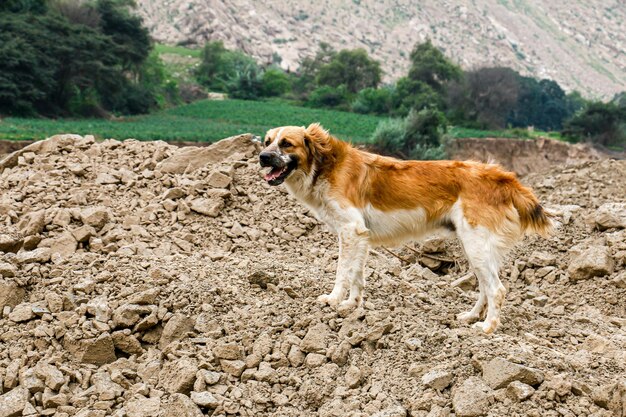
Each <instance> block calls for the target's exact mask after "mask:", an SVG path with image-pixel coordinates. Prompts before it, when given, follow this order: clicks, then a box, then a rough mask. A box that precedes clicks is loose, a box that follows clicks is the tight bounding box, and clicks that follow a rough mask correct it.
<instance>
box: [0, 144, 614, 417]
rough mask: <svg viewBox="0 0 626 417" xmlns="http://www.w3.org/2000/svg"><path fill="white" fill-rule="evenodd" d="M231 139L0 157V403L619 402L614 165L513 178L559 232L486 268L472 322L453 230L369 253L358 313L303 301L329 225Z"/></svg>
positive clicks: (144, 407) (75, 147)
mask: <svg viewBox="0 0 626 417" xmlns="http://www.w3.org/2000/svg"><path fill="white" fill-rule="evenodd" d="M250 138H251V136H250V135H241V136H239V137H235V138H231V139H227V140H224V141H221V142H218V143H217V144H214V145H212V146H211V147H208V148H203V149H198V148H176V147H174V146H171V145H168V144H166V143H164V142H138V141H133V140H128V141H123V142H120V141H116V140H107V141H104V142H95V141H94V139H93V137H90V136H87V137H84V138H83V137H78V136H73V135H63V136H57V137H55V138H53V139H50V140H47V141H42V142H37V143H35V144H33V145H31V146H30V147H29V148H25V149H23V150H21V151H20V152H18V153H16V154H13V155H12V156H11V157H9V158H7V159H4V160H0V195H1V196H2V197H1V198H0V225H1V226H0V313H1V315H0V416H18V415H27V416H32V415H43V416H51V415H55V416H57V415H58V416H67V415H76V416H79V417H104V416H105V415H111V416H117V417H123V416H128V417H201V416H202V415H213V416H224V415H233V416H234V415H237V416H304V417H308V416H319V417H322V416H323V417H337V416H350V417H372V416H374V417H406V416H412V417H415V416H419V417H445V416H449V415H450V413H451V411H453V412H454V415H456V416H457V417H463V416H466V417H467V416H483V415H486V416H490V417H502V416H597V417H611V416H620V415H623V412H624V409H625V408H626V407H625V405H626V380H624V376H625V375H626V332H625V329H626V319H625V317H626V310H625V309H626V306H625V305H624V303H623V300H624V299H625V298H626V269H625V268H626V243H625V242H626V229H625V227H626V200H625V198H624V197H625V196H624V193H623V190H624V188H625V186H626V184H625V178H626V163H625V161H612V160H604V161H597V162H587V163H584V164H578V165H569V166H555V167H552V169H551V170H550V171H549V172H547V173H543V174H533V175H531V176H529V177H526V178H525V180H524V182H525V183H526V184H528V185H530V186H532V187H534V189H535V190H536V192H537V194H538V196H539V198H540V199H541V200H542V202H543V203H544V204H545V205H546V207H547V208H549V209H551V210H552V211H553V212H554V213H555V214H556V215H557V216H558V217H559V220H560V221H561V222H562V227H561V228H560V229H559V230H558V232H557V233H556V234H555V235H554V236H553V237H551V238H549V239H540V238H538V237H536V236H533V237H530V238H528V239H526V240H525V241H524V242H523V243H522V244H520V245H519V247H518V248H517V249H516V250H514V253H512V254H511V256H510V257H509V258H508V260H507V261H506V262H505V264H504V267H503V268H502V277H503V281H504V282H505V285H506V286H507V288H508V290H509V291H508V296H507V302H506V304H505V307H504V310H503V317H502V326H501V327H500V328H499V329H498V331H497V332H496V333H495V334H493V335H489V336H488V335H484V334H483V333H482V332H480V331H478V330H476V329H473V328H471V327H469V326H467V325H465V324H462V323H459V322H458V321H457V320H456V318H455V315H456V314H458V313H459V312H461V311H464V310H467V309H468V308H469V307H470V306H471V305H472V304H473V303H474V301H475V299H476V296H477V293H476V290H477V288H476V282H475V280H474V278H473V276H472V275H471V274H469V273H468V266H467V263H466V261H465V260H464V259H463V258H462V257H461V256H460V253H459V252H460V248H459V247H458V244H457V243H456V242H454V241H452V242H449V243H444V242H441V241H439V240H437V239H434V240H431V241H429V243H428V244H427V245H423V246H417V249H413V250H409V249H407V248H403V249H394V251H395V253H396V254H398V255H399V256H400V257H401V258H403V259H405V260H406V261H407V262H401V261H400V259H398V258H396V257H394V256H391V254H389V253H388V252H385V251H384V250H382V249H378V250H374V251H372V254H371V256H370V258H369V260H368V263H367V267H366V271H365V272H366V276H367V287H366V288H367V292H366V301H365V304H364V306H363V308H360V309H358V310H356V311H354V312H350V311H341V310H340V311H336V310H335V309H332V308H329V307H321V306H320V305H319V304H318V303H317V302H316V297H317V296H318V295H320V294H322V293H323V292H325V291H326V292H327V291H329V290H330V287H331V286H332V281H333V278H334V272H335V268H336V257H337V243H336V238H335V237H334V236H333V235H331V234H330V233H329V232H328V231H327V229H326V228H325V227H324V226H323V225H321V224H320V223H319V222H318V221H317V220H315V218H313V217H312V216H311V214H310V213H309V212H307V210H306V209H305V208H303V207H302V206H301V205H299V204H297V203H296V202H295V201H294V200H293V199H292V198H290V197H289V196H287V195H286V193H285V190H284V188H282V187H277V188H272V187H269V186H268V185H267V184H266V183H265V182H264V181H263V180H262V179H261V176H262V172H261V169H260V167H259V165H258V156H257V155H256V153H257V151H258V149H256V145H255V144H254V143H253V142H251V141H250Z"/></svg>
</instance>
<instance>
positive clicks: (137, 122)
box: [0, 100, 382, 142]
mask: <svg viewBox="0 0 626 417" xmlns="http://www.w3.org/2000/svg"><path fill="white" fill-rule="evenodd" d="M380 120H382V119H381V118H379V117H375V116H367V115H360V114H354V113H347V112H340V111H334V110H326V109H310V108H305V107H299V106H294V105H291V104H289V103H286V102H284V101H280V100H271V101H246V100H224V101H208V100H204V101H198V102H195V103H193V104H189V105H185V106H180V107H175V108H172V109H169V110H164V111H160V112H158V113H154V114H151V115H145V116H136V117H126V118H122V119H118V120H110V121H109V120H103V119H82V120H70V119H60V120H51V119H21V118H6V119H3V120H2V121H1V122H0V139H11V140H25V139H43V138H46V137H48V136H52V135H54V134H58V133H76V134H94V135H97V136H98V137H100V138H116V139H126V138H135V139H139V140H185V141H215V140H218V139H222V138H225V137H227V136H232V135H236V134H239V133H245V132H250V133H254V134H257V135H262V134H264V133H265V132H266V131H267V130H268V129H270V128H272V127H276V126H281V125H296V126H301V125H304V126H306V125H308V124H309V123H311V122H320V123H322V125H323V126H324V127H325V128H327V129H329V130H330V131H331V133H332V134H334V135H337V136H338V137H340V138H341V139H344V140H348V141H353V142H367V141H368V140H369V138H370V136H371V134H372V133H373V132H374V130H375V129H376V126H377V125H378V122H379V121H380Z"/></svg>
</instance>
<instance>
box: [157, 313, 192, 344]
mask: <svg viewBox="0 0 626 417" xmlns="http://www.w3.org/2000/svg"><path fill="white" fill-rule="evenodd" d="M192 330H193V320H192V319H190V318H189V317H187V316H185V315H184V314H182V313H176V314H174V315H173V316H172V317H171V318H170V319H169V320H168V321H167V323H165V327H164V328H163V333H161V338H160V340H159V348H160V349H164V348H165V347H166V346H167V345H169V344H170V343H171V342H173V341H174V340H181V339H184V338H185V337H187V333H189V332H190V331H192Z"/></svg>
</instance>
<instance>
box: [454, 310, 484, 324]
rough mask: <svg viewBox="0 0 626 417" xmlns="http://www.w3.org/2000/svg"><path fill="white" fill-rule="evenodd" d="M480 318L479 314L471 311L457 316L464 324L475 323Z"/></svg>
mask: <svg viewBox="0 0 626 417" xmlns="http://www.w3.org/2000/svg"><path fill="white" fill-rule="evenodd" d="M479 318H480V317H479V315H478V314H474V313H473V312H471V311H466V312H465V313H460V314H457V315H456V319H457V320H458V321H460V322H463V323H473V322H475V321H476V320H478V319H479Z"/></svg>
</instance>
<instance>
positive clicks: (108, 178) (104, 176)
mask: <svg viewBox="0 0 626 417" xmlns="http://www.w3.org/2000/svg"><path fill="white" fill-rule="evenodd" d="M119 182H120V180H119V178H117V177H115V176H114V175H112V174H109V173H108V172H100V173H98V176H97V177H96V184H101V185H106V184H119Z"/></svg>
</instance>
